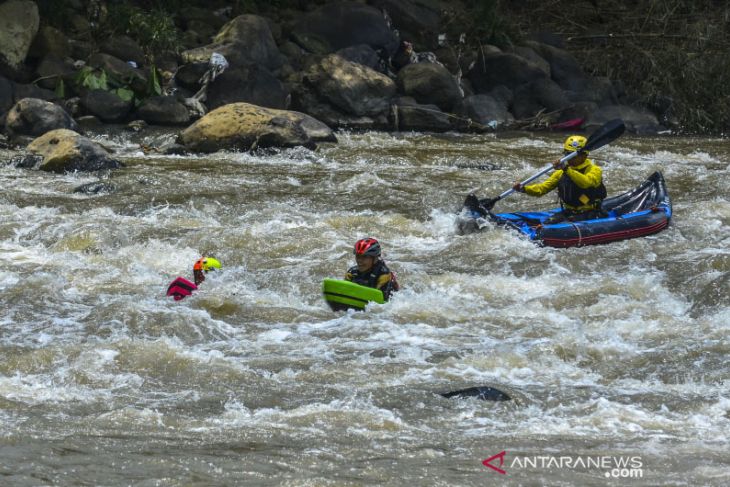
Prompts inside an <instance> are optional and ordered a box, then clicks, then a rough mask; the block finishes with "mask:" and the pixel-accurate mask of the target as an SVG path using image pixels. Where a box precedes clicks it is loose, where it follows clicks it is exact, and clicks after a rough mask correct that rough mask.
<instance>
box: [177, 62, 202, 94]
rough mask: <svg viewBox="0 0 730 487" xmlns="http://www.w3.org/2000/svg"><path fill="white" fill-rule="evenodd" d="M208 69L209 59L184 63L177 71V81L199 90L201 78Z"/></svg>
mask: <svg viewBox="0 0 730 487" xmlns="http://www.w3.org/2000/svg"><path fill="white" fill-rule="evenodd" d="M206 71H208V61H205V62H195V63H188V64H183V65H182V66H180V67H179V68H178V70H177V72H176V73H175V81H176V82H177V83H179V84H180V85H181V86H183V87H184V88H187V89H189V90H193V91H198V89H200V78H202V77H203V75H204V74H205V72H206Z"/></svg>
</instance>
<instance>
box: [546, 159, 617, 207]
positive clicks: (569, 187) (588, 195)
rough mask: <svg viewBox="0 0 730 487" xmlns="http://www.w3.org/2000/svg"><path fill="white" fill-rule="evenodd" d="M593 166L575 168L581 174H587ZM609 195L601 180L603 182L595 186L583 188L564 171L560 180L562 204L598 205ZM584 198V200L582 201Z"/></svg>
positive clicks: (559, 193)
mask: <svg viewBox="0 0 730 487" xmlns="http://www.w3.org/2000/svg"><path fill="white" fill-rule="evenodd" d="M590 168H591V165H590V164H587V165H586V167H584V168H582V169H575V168H573V170H574V171H578V172H580V173H581V174H585V173H586V172H588V170H589V169H590ZM607 195H608V192H607V191H606V186H605V185H604V184H603V181H601V184H600V185H598V186H597V187H593V188H581V187H580V186H578V185H577V184H575V182H574V181H573V180H572V179H570V176H568V175H567V174H566V172H565V171H564V172H563V176H562V177H561V178H560V181H558V196H560V202H561V204H566V205H570V206H573V207H579V206H586V205H592V206H593V207H598V206H599V205H600V204H601V201H603V199H604V198H605V197H606V196H607ZM581 199H583V201H581Z"/></svg>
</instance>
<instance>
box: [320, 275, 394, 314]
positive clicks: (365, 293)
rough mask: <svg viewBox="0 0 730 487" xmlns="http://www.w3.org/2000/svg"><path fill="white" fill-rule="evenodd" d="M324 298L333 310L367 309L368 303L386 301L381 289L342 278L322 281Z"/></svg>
mask: <svg viewBox="0 0 730 487" xmlns="http://www.w3.org/2000/svg"><path fill="white" fill-rule="evenodd" d="M322 293H323V294H324V299H325V300H326V301H327V304H329V306H330V308H332V310H333V311H342V310H346V309H365V306H367V305H368V303H370V302H373V303H379V304H383V303H385V299H384V298H383V292H382V291H381V290H380V289H374V288H372V287H367V286H361V285H359V284H355V283H353V282H350V281H345V280H342V279H325V280H324V281H322Z"/></svg>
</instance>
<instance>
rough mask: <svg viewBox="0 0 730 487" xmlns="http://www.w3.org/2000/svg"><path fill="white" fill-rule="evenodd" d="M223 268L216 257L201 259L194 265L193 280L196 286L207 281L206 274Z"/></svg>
mask: <svg viewBox="0 0 730 487" xmlns="http://www.w3.org/2000/svg"><path fill="white" fill-rule="evenodd" d="M220 268H221V263H220V262H219V261H218V259H216V258H215V257H201V258H200V259H198V260H196V261H195V264H193V278H194V279H195V284H196V285H200V283H201V282H203V281H205V273H206V272H210V271H214V270H216V269H220Z"/></svg>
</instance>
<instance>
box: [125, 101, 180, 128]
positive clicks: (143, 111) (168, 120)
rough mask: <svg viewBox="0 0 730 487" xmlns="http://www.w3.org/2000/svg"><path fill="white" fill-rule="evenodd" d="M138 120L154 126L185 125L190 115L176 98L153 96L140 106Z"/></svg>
mask: <svg viewBox="0 0 730 487" xmlns="http://www.w3.org/2000/svg"><path fill="white" fill-rule="evenodd" d="M137 118H139V119H141V120H144V121H145V122H147V123H150V124H153V125H184V124H187V123H188V122H190V113H189V111H188V109H187V108H186V107H185V105H183V104H182V103H180V102H179V101H177V98H175V97H174V96H153V97H151V98H147V99H146V100H144V101H143V102H142V104H141V105H140V106H139V108H138V109H137Z"/></svg>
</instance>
